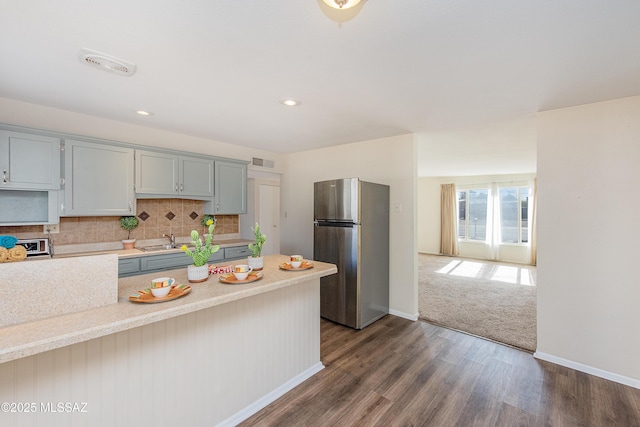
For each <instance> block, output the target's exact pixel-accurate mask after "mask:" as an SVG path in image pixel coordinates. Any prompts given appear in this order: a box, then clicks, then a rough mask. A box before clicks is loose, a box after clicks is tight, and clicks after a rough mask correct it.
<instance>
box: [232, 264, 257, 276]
mask: <svg viewBox="0 0 640 427" xmlns="http://www.w3.org/2000/svg"><path fill="white" fill-rule="evenodd" d="M238 269H240V270H241V271H235V270H238ZM233 270H234V271H233V275H234V276H235V278H236V280H245V279H246V278H247V277H249V273H251V271H253V267H249V266H248V265H246V264H241V265H236V266H235V267H234V268H233ZM242 270H244V271H242Z"/></svg>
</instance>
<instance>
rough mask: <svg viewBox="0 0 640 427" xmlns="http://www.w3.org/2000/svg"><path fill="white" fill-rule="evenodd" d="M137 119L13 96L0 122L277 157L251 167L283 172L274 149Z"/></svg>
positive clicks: (1, 107)
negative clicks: (270, 163) (98, 114)
mask: <svg viewBox="0 0 640 427" xmlns="http://www.w3.org/2000/svg"><path fill="white" fill-rule="evenodd" d="M132 116H133V117H132V120H133V119H134V118H135V119H138V117H136V116H135V114H134V113H133V112H132ZM136 121H137V122H139V123H140V124H129V123H123V122H117V121H114V120H108V119H102V118H98V117H95V116H90V115H87V114H79V113H73V112H70V111H65V110H59V109H55V108H49V107H44V106H41V105H35V104H29V103H26V102H20V101H14V100H12V99H7V98H0V123H3V124H9V125H15V126H24V127H28V128H33V129H42V130H48V131H55V132H62V133H70V134H75V135H80V136H89V137H93V138H101V139H107V140H112V141H119V142H126V143H130V144H141V145H146V146H149V147H157V148H167V149H172V150H181V151H189V152H193V153H200V154H206V155H212V156H220V157H228V158H233V159H239V160H247V161H251V160H252V158H253V157H259V158H264V159H269V160H273V161H274V164H275V167H274V168H273V169H271V168H260V167H252V166H250V168H254V169H257V170H265V171H268V172H279V171H280V168H281V167H282V156H280V155H277V154H275V153H272V152H268V151H263V150H257V149H251V148H246V147H240V146H237V145H232V144H227V143H224V142H220V141H213V140H210V139H204V138H198V137H195V136H190V135H185V134H180V133H175V132H168V131H164V130H160V129H153V128H151V127H147V126H145V125H147V124H149V125H151V124H153V123H154V122H159V123H161V122H162V118H161V117H157V116H151V117H140V118H139V120H136Z"/></svg>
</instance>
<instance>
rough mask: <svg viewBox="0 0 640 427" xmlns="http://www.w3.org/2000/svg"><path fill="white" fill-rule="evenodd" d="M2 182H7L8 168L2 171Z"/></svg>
mask: <svg viewBox="0 0 640 427" xmlns="http://www.w3.org/2000/svg"><path fill="white" fill-rule="evenodd" d="M2 183H3V184H6V183H7V171H6V170H3V171H2Z"/></svg>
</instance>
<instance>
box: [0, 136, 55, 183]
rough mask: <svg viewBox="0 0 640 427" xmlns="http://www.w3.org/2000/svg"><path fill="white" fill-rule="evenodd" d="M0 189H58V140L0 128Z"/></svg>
mask: <svg viewBox="0 0 640 427" xmlns="http://www.w3.org/2000/svg"><path fill="white" fill-rule="evenodd" d="M0 174H1V175H0V189H12V190H58V189H60V139H58V138H52V137H48V136H40V135H32V134H28V133H21V132H12V131H6V130H0Z"/></svg>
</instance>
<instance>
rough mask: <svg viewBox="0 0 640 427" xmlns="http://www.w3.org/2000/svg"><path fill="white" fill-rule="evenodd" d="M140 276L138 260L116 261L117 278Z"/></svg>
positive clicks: (125, 259)
mask: <svg viewBox="0 0 640 427" xmlns="http://www.w3.org/2000/svg"><path fill="white" fill-rule="evenodd" d="M136 274H140V258H121V259H119V260H118V276H119V277H123V276H133V275H136Z"/></svg>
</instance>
